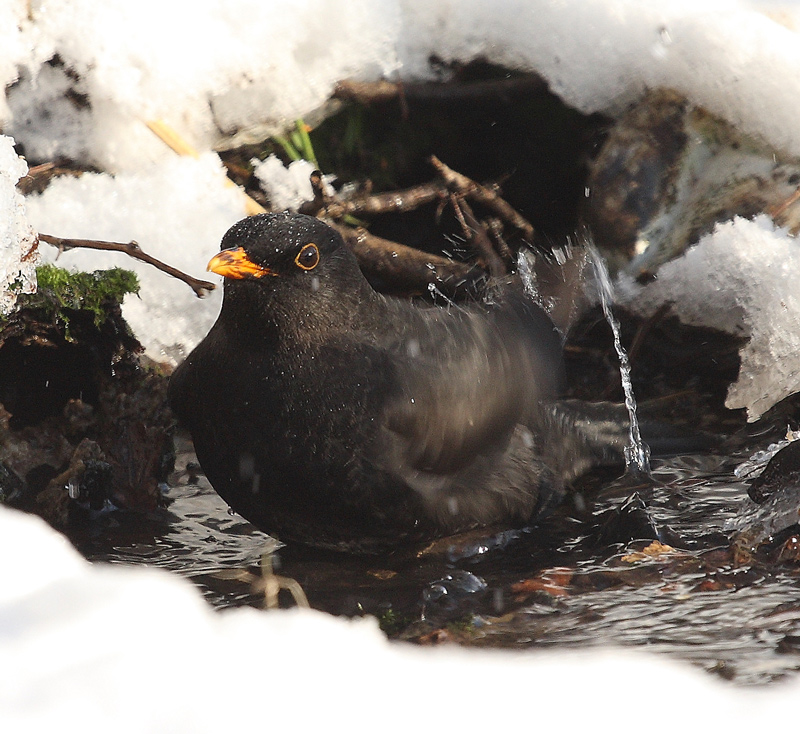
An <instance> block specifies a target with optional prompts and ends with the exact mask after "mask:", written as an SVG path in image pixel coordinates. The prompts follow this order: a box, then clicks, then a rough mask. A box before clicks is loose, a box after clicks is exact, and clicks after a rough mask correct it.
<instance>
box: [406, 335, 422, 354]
mask: <svg viewBox="0 0 800 734" xmlns="http://www.w3.org/2000/svg"><path fill="white" fill-rule="evenodd" d="M421 352H422V350H421V349H420V346H419V340H417V339H409V340H408V342H407V344H406V353H407V354H408V356H409V357H411V359H416V358H417V357H419V355H420V354H421Z"/></svg>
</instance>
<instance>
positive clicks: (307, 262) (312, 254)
mask: <svg viewBox="0 0 800 734" xmlns="http://www.w3.org/2000/svg"><path fill="white" fill-rule="evenodd" d="M294 262H295V264H296V265H297V267H298V268H302V269H303V270H313V269H314V268H315V267H317V265H319V249H318V248H317V246H316V245H315V244H314V243H313V242H309V243H308V244H307V245H303V248H302V249H301V250H300V252H298V253H297V257H296V258H295V259H294Z"/></svg>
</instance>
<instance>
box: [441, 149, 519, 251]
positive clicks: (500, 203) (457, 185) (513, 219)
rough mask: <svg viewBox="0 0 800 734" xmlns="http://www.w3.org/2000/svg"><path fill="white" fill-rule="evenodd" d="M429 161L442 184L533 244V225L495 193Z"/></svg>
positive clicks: (460, 174)
mask: <svg viewBox="0 0 800 734" xmlns="http://www.w3.org/2000/svg"><path fill="white" fill-rule="evenodd" d="M429 160H430V163H431V165H432V166H433V167H434V168H435V169H436V171H437V172H438V174H439V175H440V176H441V177H442V179H443V180H444V182H445V183H446V184H447V185H448V186H449V187H451V188H452V189H454V190H455V192H456V193H458V194H462V195H464V196H466V197H468V198H470V199H472V200H473V201H477V202H479V203H480V204H483V205H484V206H485V207H487V208H488V209H491V210H492V211H493V212H494V213H495V214H497V216H499V217H500V218H502V219H503V220H505V221H506V222H508V223H509V224H511V225H513V226H514V227H516V228H517V229H519V230H520V231H521V232H522V234H523V235H524V236H525V239H526V240H527V241H528V242H529V243H531V244H532V243H533V235H534V229H533V225H532V224H531V223H530V222H529V221H528V220H527V219H525V217H523V216H522V215H521V214H520V213H519V212H518V211H517V210H516V209H514V207H513V206H511V204H509V203H508V202H507V201H506V200H505V199H503V197H501V196H500V195H499V194H498V193H497V192H495V191H492V190H491V189H490V188H488V187H486V186H483V185H481V184H479V183H477V182H476V181H473V180H472V179H471V178H468V177H467V176H465V175H464V174H462V173H458V172H457V171H454V170H453V169H452V168H450V167H449V166H446V165H445V164H444V163H442V162H441V161H440V160H439V159H438V158H437V157H436V156H435V155H432V156H431V157H430V158H429Z"/></svg>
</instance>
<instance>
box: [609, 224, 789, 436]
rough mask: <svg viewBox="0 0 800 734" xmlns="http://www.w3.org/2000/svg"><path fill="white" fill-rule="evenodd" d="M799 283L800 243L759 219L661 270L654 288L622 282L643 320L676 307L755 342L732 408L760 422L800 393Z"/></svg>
mask: <svg viewBox="0 0 800 734" xmlns="http://www.w3.org/2000/svg"><path fill="white" fill-rule="evenodd" d="M798 282H800V248H798V245H797V242H796V241H795V240H794V238H792V237H789V236H788V235H787V233H786V230H783V229H779V228H776V227H775V225H774V223H773V222H772V220H771V219H770V218H769V217H767V216H766V215H759V216H758V217H756V218H755V219H754V220H752V221H751V220H748V219H743V218H741V217H736V218H735V219H734V220H732V221H730V222H725V223H723V224H719V225H717V227H716V228H715V229H714V231H713V232H712V233H711V234H709V235H706V236H705V237H703V238H702V239H701V240H700V242H699V243H698V244H697V245H695V246H694V247H692V248H691V249H689V250H688V251H687V252H686V254H684V255H683V256H682V257H680V258H678V259H677V260H673V261H672V262H669V263H666V264H665V265H662V266H661V268H660V270H659V272H658V278H657V279H656V280H655V281H653V282H652V283H650V284H649V285H646V286H643V287H642V286H638V285H636V284H635V283H634V282H633V281H632V280H630V278H629V277H627V276H622V277H621V278H620V280H619V282H618V285H617V293H618V296H619V298H620V301H621V302H622V303H623V304H624V305H625V306H626V307H627V308H629V309H630V310H631V311H633V312H634V313H639V314H641V315H642V316H651V315H652V314H653V313H655V311H657V310H658V309H659V308H660V307H661V306H662V304H664V303H669V304H670V305H671V308H672V311H673V312H674V313H675V314H676V315H677V316H678V317H679V318H680V319H681V320H682V321H683V322H684V323H687V324H692V325H696V326H707V327H710V328H714V329H719V330H721V331H724V332H727V333H729V334H734V335H736V336H743V337H748V342H747V343H746V344H745V345H744V346H743V347H742V349H741V350H740V357H741V367H740V370H739V377H738V379H737V381H736V382H735V383H733V385H731V387H730V389H729V391H728V398H727V401H726V405H727V407H729V408H732V409H735V408H747V414H748V419H749V420H751V421H753V420H756V419H758V418H759V417H760V416H761V415H762V414H763V413H764V412H765V411H766V410H768V409H769V408H770V407H772V406H773V405H774V404H775V403H777V402H778V401H779V400H782V399H783V398H785V397H788V396H789V395H792V394H793V393H795V392H797V391H798V390H800V295H798V293H797V283H798Z"/></svg>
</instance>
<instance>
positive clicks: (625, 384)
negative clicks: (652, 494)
mask: <svg viewBox="0 0 800 734" xmlns="http://www.w3.org/2000/svg"><path fill="white" fill-rule="evenodd" d="M587 252H588V254H589V262H590V263H591V264H592V270H593V271H594V275H595V281H596V283H597V294H598V296H599V298H600V305H601V306H602V307H603V314H604V315H605V317H606V321H608V324H609V326H610V327H611V331H612V332H613V334H614V349H615V350H616V351H617V356H618V357H619V372H620V376H621V378H622V389H623V391H624V392H625V407H626V408H627V409H628V416H629V417H630V431H629V434H628V435H629V437H630V443H629V444H628V446H626V447H625V465H626V467H627V470H628V471H629V472H635V473H639V474H649V473H650V447H649V446H648V445H647V444H646V443H645V442H644V441H642V434H641V432H640V431H639V418H638V416H637V414H636V398H635V396H634V394H633V384H632V382H631V365H630V361H629V360H628V353H627V352H626V351H625V347H623V346H622V340H621V339H620V329H619V321H617V319H616V317H615V316H614V313H613V311H612V310H611V304H612V303H613V302H614V286H613V284H612V283H611V278H610V277H609V275H608V268H606V263H605V260H603V257H602V255H601V254H600V253H599V252H598V251H597V250H596V249H595V248H594V246H592V245H588V246H587Z"/></svg>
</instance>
